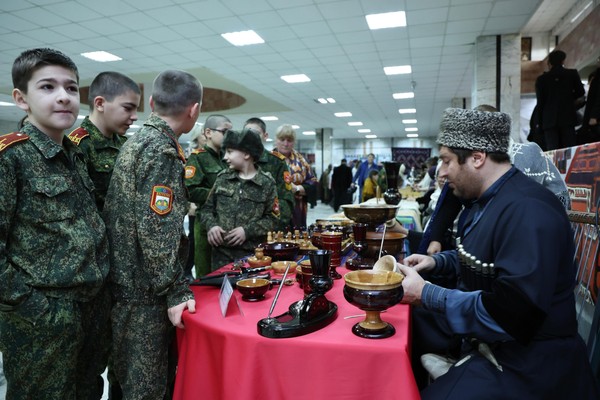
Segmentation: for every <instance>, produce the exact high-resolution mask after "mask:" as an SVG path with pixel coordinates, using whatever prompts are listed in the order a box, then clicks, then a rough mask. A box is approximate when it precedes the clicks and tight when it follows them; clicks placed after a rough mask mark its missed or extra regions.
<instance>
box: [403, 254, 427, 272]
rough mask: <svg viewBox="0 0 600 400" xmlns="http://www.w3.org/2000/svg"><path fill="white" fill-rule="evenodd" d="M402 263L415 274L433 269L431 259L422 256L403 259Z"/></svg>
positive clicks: (415, 255)
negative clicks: (415, 272)
mask: <svg viewBox="0 0 600 400" xmlns="http://www.w3.org/2000/svg"><path fill="white" fill-rule="evenodd" d="M403 263H404V264H405V265H407V266H409V267H412V268H413V269H414V270H415V271H417V272H421V271H424V272H427V271H430V270H432V269H433V268H434V267H435V260H434V259H433V257H430V256H424V255H422V254H413V255H410V256H408V257H406V258H405V259H404V261H403Z"/></svg>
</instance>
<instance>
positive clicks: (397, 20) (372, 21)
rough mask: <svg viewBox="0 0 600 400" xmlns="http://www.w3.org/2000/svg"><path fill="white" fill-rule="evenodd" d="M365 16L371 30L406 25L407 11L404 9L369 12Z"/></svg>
mask: <svg viewBox="0 0 600 400" xmlns="http://www.w3.org/2000/svg"><path fill="white" fill-rule="evenodd" d="M365 18H366V19H367V24H368V25H369V29H371V30H375V29H383V28H397V27H401V26H406V13H405V12H404V11H396V12H388V13H382V14H369V15H366V16H365Z"/></svg>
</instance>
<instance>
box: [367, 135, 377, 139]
mask: <svg viewBox="0 0 600 400" xmlns="http://www.w3.org/2000/svg"><path fill="white" fill-rule="evenodd" d="M365 138H367V139H375V138H377V135H365Z"/></svg>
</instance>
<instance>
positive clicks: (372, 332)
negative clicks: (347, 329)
mask: <svg viewBox="0 0 600 400" xmlns="http://www.w3.org/2000/svg"><path fill="white" fill-rule="evenodd" d="M352 333H354V334H355V335H356V336H360V337H361V338H365V339H385V338H388V337H390V336H394V334H395V333H396V328H394V326H393V325H392V324H387V326H386V327H385V328H381V329H366V328H363V327H362V326H361V325H360V322H359V323H358V324H356V325H354V326H353V327H352Z"/></svg>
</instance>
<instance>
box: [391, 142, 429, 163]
mask: <svg viewBox="0 0 600 400" xmlns="http://www.w3.org/2000/svg"><path fill="white" fill-rule="evenodd" d="M429 157H431V149H422V148H416V147H392V160H394V161H397V162H399V163H401V164H404V165H406V167H407V168H412V167H420V166H421V165H423V164H425V161H426V160H427V159H428V158H429Z"/></svg>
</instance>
